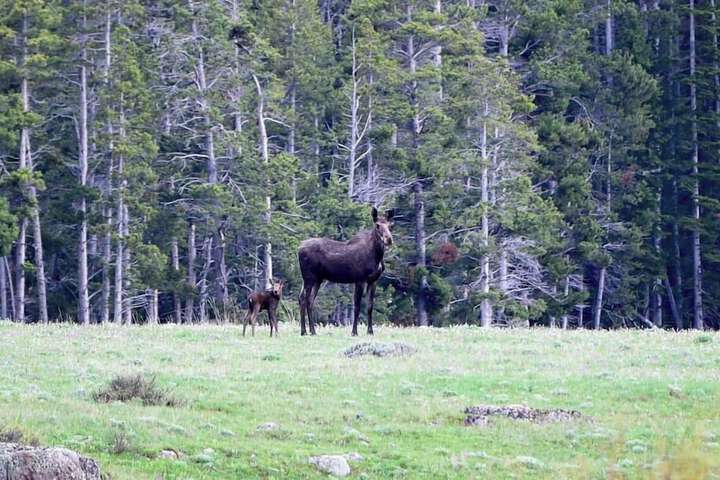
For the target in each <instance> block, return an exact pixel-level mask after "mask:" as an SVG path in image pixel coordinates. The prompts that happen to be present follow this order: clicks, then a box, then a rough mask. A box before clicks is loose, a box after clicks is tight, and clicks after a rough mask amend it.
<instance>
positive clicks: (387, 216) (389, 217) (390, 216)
mask: <svg viewBox="0 0 720 480" xmlns="http://www.w3.org/2000/svg"><path fill="white" fill-rule="evenodd" d="M394 216H395V209H394V208H391V209H390V210H388V211H387V213H386V214H385V219H387V221H388V222H389V221H390V220H392V219H393V217H394Z"/></svg>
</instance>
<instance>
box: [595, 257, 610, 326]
mask: <svg viewBox="0 0 720 480" xmlns="http://www.w3.org/2000/svg"><path fill="white" fill-rule="evenodd" d="M606 272H607V268H606V267H602V268H601V269H600V275H599V276H598V286H597V293H596V294H595V305H594V306H593V328H594V329H595V330H600V326H601V322H600V317H601V315H602V304H603V296H604V295H605V274H606Z"/></svg>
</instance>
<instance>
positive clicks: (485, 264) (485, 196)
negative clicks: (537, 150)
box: [480, 105, 493, 327]
mask: <svg viewBox="0 0 720 480" xmlns="http://www.w3.org/2000/svg"><path fill="white" fill-rule="evenodd" d="M485 109H486V113H487V105H486V107H485ZM480 150H481V155H482V174H481V179H480V184H481V187H480V188H481V192H480V200H481V202H482V204H483V213H482V221H481V223H482V243H483V248H484V252H483V255H482V257H481V258H480V269H481V271H480V275H481V281H480V291H481V293H482V294H483V299H482V301H481V304H480V325H482V326H483V327H490V326H492V317H493V308H492V304H491V303H490V298H489V295H490V255H489V253H488V249H489V248H490V219H489V217H488V213H487V209H488V206H489V204H490V192H489V185H488V184H489V168H490V156H489V155H488V149H487V122H485V121H483V129H482V139H481V145H480Z"/></svg>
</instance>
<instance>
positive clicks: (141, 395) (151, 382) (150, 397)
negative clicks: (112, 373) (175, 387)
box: [93, 375, 184, 407]
mask: <svg viewBox="0 0 720 480" xmlns="http://www.w3.org/2000/svg"><path fill="white" fill-rule="evenodd" d="M135 399H137V400H140V401H142V403H143V405H158V406H162V407H180V406H182V405H184V402H183V401H181V400H179V399H177V398H175V397H174V396H173V395H171V394H170V392H168V391H167V390H164V389H162V388H160V387H158V386H157V385H156V384H155V378H154V377H153V378H150V379H147V378H145V377H143V376H142V375H125V376H118V377H115V378H113V379H112V381H111V382H110V385H108V386H107V387H105V388H103V389H101V390H99V391H97V392H95V393H94V394H93V400H95V401H96V402H102V403H110V402H128V401H131V400H135Z"/></svg>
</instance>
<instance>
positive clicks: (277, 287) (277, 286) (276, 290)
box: [270, 280, 285, 298]
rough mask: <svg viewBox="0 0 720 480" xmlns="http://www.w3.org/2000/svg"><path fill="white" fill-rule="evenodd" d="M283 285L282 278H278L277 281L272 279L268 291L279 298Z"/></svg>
mask: <svg viewBox="0 0 720 480" xmlns="http://www.w3.org/2000/svg"><path fill="white" fill-rule="evenodd" d="M284 286H285V282H283V281H282V280H280V281H278V282H275V281H273V283H272V285H271V287H270V291H271V292H272V294H273V296H274V297H277V298H281V297H282V291H283V287H284Z"/></svg>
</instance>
